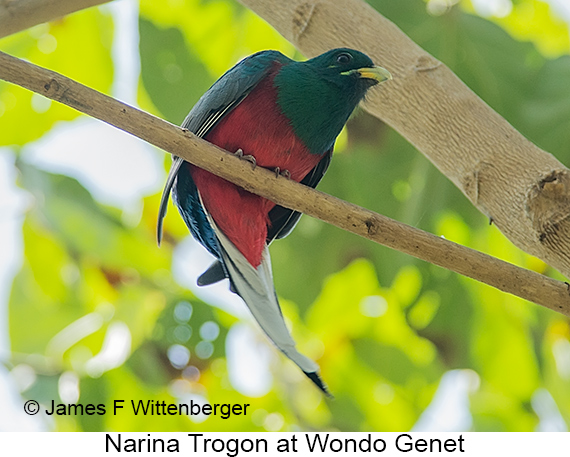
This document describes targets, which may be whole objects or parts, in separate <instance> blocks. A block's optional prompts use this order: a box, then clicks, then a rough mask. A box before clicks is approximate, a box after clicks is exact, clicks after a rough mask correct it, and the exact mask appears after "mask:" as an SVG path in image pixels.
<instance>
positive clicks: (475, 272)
mask: <svg viewBox="0 0 570 457" xmlns="http://www.w3.org/2000/svg"><path fill="white" fill-rule="evenodd" d="M0 79H3V80H6V81H9V82H12V83H14V84H18V85H20V86H22V87H25V88H27V89H29V90H31V91H34V92H37V93H38V94H41V95H44V96H45V97H48V98H51V99H52V100H56V101H58V102H61V103H64V104H66V105H68V106H70V107H72V108H75V109H76V110H78V111H81V112H82V113H85V114H87V115H89V116H92V117H94V118H97V119H100V120H102V121H104V122H107V123H108V124H111V125H113V126H115V127H117V128H120V129H122V130H125V131H126V132H128V133H130V134H132V135H135V136H137V137H139V138H142V139H143V140H146V141H148V142H149V143H151V144H153V145H155V146H157V147H159V148H161V149H164V150H165V151H168V152H170V153H172V154H175V155H177V156H180V157H183V158H184V159H185V160H187V161H188V162H191V163H193V164H194V165H196V166H199V167H201V168H204V169H205V170H208V171H210V172H212V173H214V174H216V175H218V176H221V177H222V178H224V179H227V180H228V181H231V182H233V183H235V184H237V185H239V186H241V187H243V188H244V189H246V190H248V191H251V192H253V193H256V194H259V195H261V196H263V197H265V198H268V199H270V200H272V201H274V202H275V203H277V204H279V205H282V206H285V207H287V208H291V209H295V210H297V211H302V212H303V213H306V214H308V215H310V216H313V217H316V218H318V219H321V220H323V221H325V222H328V223H330V224H333V225H336V226H337V227H339V228H341V229H344V230H347V231H350V232H352V233H355V234H357V235H360V236H363V237H365V238H368V239H370V240H372V241H375V242H377V243H380V244H383V245H385V246H388V247H390V248H393V249H397V250H399V251H401V252H404V253H407V254H410V255H412V256H414V257H417V258H419V259H422V260H425V261H428V262H431V263H433V264H435V265H439V266H441V267H444V268H447V269H449V270H452V271H455V272H457V273H460V274H462V275H465V276H468V277H470V278H473V279H476V280H478V281H481V282H484V283H486V284H489V285H491V286H493V287H496V288H498V289H500V290H502V291H505V292H509V293H511V294H514V295H517V296H519V297H521V298H524V299H527V300H530V301H533V302H535V303H538V304H540V305H543V306H545V307H547V308H550V309H552V310H554V311H557V312H559V313H561V314H564V315H566V316H570V295H569V293H568V286H567V285H566V284H565V283H562V282H560V281H556V280H554V279H551V278H548V277H546V276H543V275H540V274H538V273H535V272H532V271H529V270H525V269H522V268H519V267H517V266H515V265H512V264H510V263H507V262H504V261H502V260H499V259H496V258H494V257H491V256H488V255H486V254H483V253H481V252H478V251H475V250H473V249H469V248H466V247H464V246H461V245H458V244H456V243H453V242H451V241H447V240H445V239H443V238H440V237H437V236H435V235H432V234H430V233H427V232H424V231H422V230H419V229H416V228H414V227H410V226H408V225H405V224H402V223H400V222H397V221H394V220H392V219H389V218H387V217H385V216H382V215H380V214H377V213H374V212H372V211H369V210H367V209H364V208H361V207H359V206H356V205H353V204H351V203H347V202H344V201H342V200H340V199H338V198H335V197H332V196H330V195H327V194H324V193H322V192H319V191H316V190H314V189H311V188H309V187H306V186H303V185H301V184H298V183H296V182H294V181H291V180H288V179H283V178H276V176H275V173H273V172H270V171H268V170H265V169H262V168H256V169H255V170H252V168H251V165H250V164H249V163H245V162H244V161H243V160H240V159H238V158H237V157H235V156H233V155H232V154H229V153H227V152H226V151H223V150H222V149H220V148H218V147H216V146H214V145H212V144H210V143H208V142H206V141H204V140H202V139H200V138H197V137H196V136H195V135H193V134H191V133H190V132H188V131H186V130H183V129H181V128H179V127H176V126H175V125H172V124H170V123H168V122H166V121H163V120H161V119H159V118H157V117H155V116H152V115H150V114H148V113H145V112H143V111H140V110H138V109H136V108H133V107H131V106H129V105H126V104H124V103H122V102H119V101H117V100H115V99H113V98H111V97H108V96H106V95H104V94H101V93H99V92H97V91H95V90H93V89H90V88H88V87H86V86H83V85H82V84H79V83H78V82H75V81H73V80H71V79H69V78H66V77H65V76H62V75H60V74H58V73H55V72H53V71H50V70H46V69H44V68H41V67H38V66H36V65H33V64H31V63H28V62H24V61H23V60H20V59H17V58H15V57H12V56H9V55H7V54H5V53H0Z"/></svg>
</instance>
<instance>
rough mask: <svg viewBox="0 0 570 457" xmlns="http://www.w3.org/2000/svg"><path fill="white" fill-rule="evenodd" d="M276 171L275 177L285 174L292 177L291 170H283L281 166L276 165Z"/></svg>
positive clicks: (285, 176) (286, 176) (288, 177)
mask: <svg viewBox="0 0 570 457" xmlns="http://www.w3.org/2000/svg"><path fill="white" fill-rule="evenodd" d="M274 171H275V177H276V178H279V176H283V177H284V178H287V179H291V173H290V172H289V170H283V171H281V168H279V167H275V170H274Z"/></svg>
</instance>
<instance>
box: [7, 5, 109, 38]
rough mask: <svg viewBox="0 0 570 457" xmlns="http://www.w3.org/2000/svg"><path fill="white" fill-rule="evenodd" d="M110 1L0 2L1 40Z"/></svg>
mask: <svg viewBox="0 0 570 457" xmlns="http://www.w3.org/2000/svg"><path fill="white" fill-rule="evenodd" d="M108 1H110V0H16V1H14V0H0V38H3V37H5V36H8V35H11V34H13V33H16V32H19V31H21V30H25V29H28V28H30V27H33V26H34V25H37V24H41V23H43V22H48V21H51V20H54V19H57V18H59V17H62V16H65V15H67V14H70V13H74V12H75V11H79V10H82V9H85V8H89V7H90V6H94V5H99V4H101V3H106V2H108Z"/></svg>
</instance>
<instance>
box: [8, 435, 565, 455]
mask: <svg viewBox="0 0 570 457" xmlns="http://www.w3.org/2000/svg"><path fill="white" fill-rule="evenodd" d="M0 441H1V445H2V454H3V455H42V456H51V455H53V456H58V457H67V456H69V457H77V455H81V456H82V457H88V456H101V455H113V454H120V455H124V454H129V455H133V454H134V455H141V454H142V455H150V454H162V455H164V454H171V455H176V454H178V455H193V456H213V457H217V456H219V457H238V456H248V455H250V456H253V455H271V456H275V455H285V454H297V455H303V456H305V455H309V454H310V455H318V456H321V455H322V456H339V455H364V456H368V455H380V456H413V455H423V456H425V455H431V454H436V455H438V456H441V455H448V454H453V455H462V456H477V457H481V456H483V457H491V456H495V455H497V456H501V457H503V456H505V455H535V456H536V455H547V456H549V457H557V456H564V457H567V456H568V455H569V454H568V452H569V451H568V450H569V449H570V434H568V433H413V432H409V433H340V432H329V433H327V432H320V433H304V432H295V433H261V432H260V433H199V432H188V433H118V432H112V433H3V434H2V435H1V436H0ZM10 451H11V452H10Z"/></svg>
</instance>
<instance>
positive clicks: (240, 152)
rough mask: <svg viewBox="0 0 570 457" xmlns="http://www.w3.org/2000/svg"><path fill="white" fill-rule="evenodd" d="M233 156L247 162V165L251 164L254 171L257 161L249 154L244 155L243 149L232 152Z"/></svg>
mask: <svg viewBox="0 0 570 457" xmlns="http://www.w3.org/2000/svg"><path fill="white" fill-rule="evenodd" d="M234 155H235V156H237V157H239V158H240V159H243V160H247V161H248V162H249V163H251V165H252V166H253V169H254V170H255V168H256V167H257V161H256V160H255V157H254V156H252V155H251V154H244V153H243V149H241V148H240V149H238V150H237V151H236V152H234Z"/></svg>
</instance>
